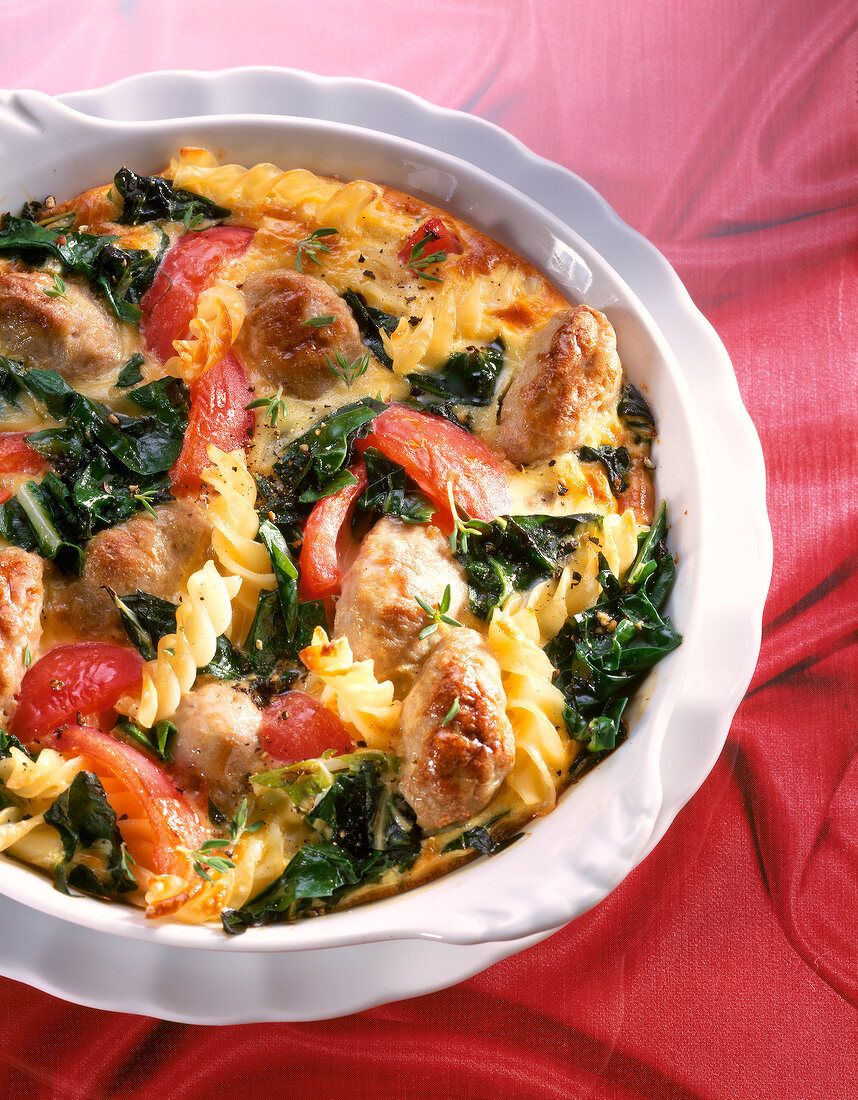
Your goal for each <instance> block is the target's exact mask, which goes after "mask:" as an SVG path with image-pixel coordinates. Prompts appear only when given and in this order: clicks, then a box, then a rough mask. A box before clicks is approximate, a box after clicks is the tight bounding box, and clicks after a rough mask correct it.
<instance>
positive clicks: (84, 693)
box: [9, 642, 143, 745]
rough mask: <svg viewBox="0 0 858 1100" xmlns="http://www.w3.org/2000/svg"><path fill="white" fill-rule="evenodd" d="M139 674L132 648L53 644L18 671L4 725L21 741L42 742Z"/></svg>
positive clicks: (108, 702)
mask: <svg viewBox="0 0 858 1100" xmlns="http://www.w3.org/2000/svg"><path fill="white" fill-rule="evenodd" d="M142 677H143V658H142V657H141V656H140V654H139V653H138V652H137V650H136V649H129V648H128V647H127V646H120V645H112V644H110V643H108V642H74V643H72V644H70V645H61V646H57V647H56V649H51V650H48V652H47V653H46V654H45V655H44V657H40V658H39V660H38V661H36V662H35V664H34V665H33V666H32V667H31V668H29V669H27V671H26V672H25V673H24V678H23V680H22V681H21V690H20V691H19V692H18V706H17V708H16V710H15V713H14V715H13V716H12V721H11V722H10V724H9V725H10V730H11V732H12V733H14V734H15V736H16V737H18V738H20V740H21V741H23V742H24V744H25V745H27V744H32V742H34V741H42V740H43V739H44V737H45V736H46V735H47V734H51V733H52V731H54V730H56V729H57V727H58V726H61V725H63V724H64V723H66V722H70V721H73V720H74V718H75V715H77V714H79V713H81V712H83V713H84V714H91V713H97V712H99V711H102V710H108V709H109V708H110V707H112V706H113V704H114V703H115V702H116V701H117V700H118V699H119V697H120V696H121V695H124V694H125V693H126V692H128V691H133V690H134V689H135V688H137V687H139V686H140V682H141V680H142Z"/></svg>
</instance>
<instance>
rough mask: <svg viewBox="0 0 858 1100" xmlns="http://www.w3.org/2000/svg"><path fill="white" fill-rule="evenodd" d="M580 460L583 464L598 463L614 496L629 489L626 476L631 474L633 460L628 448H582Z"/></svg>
mask: <svg viewBox="0 0 858 1100" xmlns="http://www.w3.org/2000/svg"><path fill="white" fill-rule="evenodd" d="M578 458H579V459H580V460H581V461H582V462H598V463H600V464H601V465H602V467H603V468H604V470H605V473H606V474H607V475H608V482H609V484H610V486H611V491H612V492H613V494H614V496H617V494H619V493H624V492H625V491H626V489H628V487H629V483H628V481H627V479H626V474H627V473H628V472H629V466H630V465H631V459H630V458H629V452H628V449H627V448H626V447H611V446H609V445H607V444H606V445H604V446H602V447H581V448H580V449H579V451H578Z"/></svg>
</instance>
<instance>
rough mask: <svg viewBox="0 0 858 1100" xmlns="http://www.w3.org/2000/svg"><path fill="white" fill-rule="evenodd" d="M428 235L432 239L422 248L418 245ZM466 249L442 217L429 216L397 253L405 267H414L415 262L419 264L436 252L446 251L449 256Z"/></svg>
mask: <svg viewBox="0 0 858 1100" xmlns="http://www.w3.org/2000/svg"><path fill="white" fill-rule="evenodd" d="M427 237H429V238H430V239H429V240H428V241H426V244H425V245H423V247H422V248H418V245H420V243H421V242H422V241H425V240H426V238H427ZM415 248H418V251H417V254H416V255H415V254H414V249H415ZM464 251H465V249H464V246H463V244H462V242H461V241H460V240H459V238H458V237H457V236H456V235H455V233H453V231H452V230H451V229H448V228H447V226H446V225H444V223H443V222H442V221H441V219H440V218H429V219H428V221H425V222H424V223H423V224H422V225H421V226H420V228H419V229H416V230H415V231H414V232H413V233H412V234H411V236H410V237H409V238H408V240H407V241H405V243H404V244H403V245H402V248H400V250H399V251H398V252H397V253H396V258H397V259H398V260H399V262H400V263H401V264H404V265H405V267H412V266H414V264H415V262H416V263H418V264H419V263H420V261H421V260H422V261H424V262H425V259H426V257H428V256H431V255H433V254H434V253H436V252H445V253H446V254H447V255H448V256H451V255H453V254H459V253H462V252H464Z"/></svg>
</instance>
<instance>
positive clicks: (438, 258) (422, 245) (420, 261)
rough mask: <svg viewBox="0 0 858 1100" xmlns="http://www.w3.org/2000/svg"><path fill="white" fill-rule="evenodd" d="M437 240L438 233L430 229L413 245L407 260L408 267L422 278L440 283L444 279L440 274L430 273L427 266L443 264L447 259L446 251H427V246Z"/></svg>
mask: <svg viewBox="0 0 858 1100" xmlns="http://www.w3.org/2000/svg"><path fill="white" fill-rule="evenodd" d="M437 240H438V237H437V235H436V234H435V233H433V232H432V231H431V230H429V231H428V232H427V233H426V235H425V236H424V237H422V238H421V239H420V240H419V241H417V242H416V243H415V244H413V245H412V246H411V253H410V255H409V256H408V259H407V260H406V261H405V266H406V267H407V268H409V269H410V270H411V271H413V272H414V273H415V274H416V275H419V276H420V278H421V279H427V280H429V281H431V282H433V283H440V282H441V281H442V280H441V279H440V277H439V276H438V275H429V274H428V273H427V271H426V268H427V267H431V266H432V264H442V263H443V262H444V261H445V260H446V259H447V253H446V252H427V251H426V248H427V247H428V246H429V245H430V244H432V242H433V241H437Z"/></svg>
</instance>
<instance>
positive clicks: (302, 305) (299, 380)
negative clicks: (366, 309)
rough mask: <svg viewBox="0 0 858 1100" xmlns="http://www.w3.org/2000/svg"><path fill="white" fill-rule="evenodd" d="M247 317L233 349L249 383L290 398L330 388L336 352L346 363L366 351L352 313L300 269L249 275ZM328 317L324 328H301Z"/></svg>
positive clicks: (312, 396)
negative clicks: (274, 389) (262, 384)
mask: <svg viewBox="0 0 858 1100" xmlns="http://www.w3.org/2000/svg"><path fill="white" fill-rule="evenodd" d="M242 292H243V294H244V298H245V302H246V305H247V315H246V318H245V321H244V324H243V325H242V328H241V332H240V334H239V338H238V342H237V345H236V348H237V351H238V354H239V356H240V357H241V359H242V361H243V362H244V363H246V364H247V369H248V370H249V371H250V374H251V377H252V379H253V380H254V381H256V380H257V379H259V380H262V381H265V382H268V383H270V384H271V385H272V386H282V387H283V389H284V391H285V392H286V393H289V394H292V395H293V396H295V397H302V398H314V397H318V396H319V395H320V394H322V393H324V392H325V390H327V389H330V387H331V385H332V384H333V382H334V376H333V374H332V373H331V369H330V367H329V366H328V362H327V359H326V358H325V357H326V356H328V358H330V360H331V362H332V363H334V364H336V353H337V352H339V353H340V354H341V355H343V356H344V357H345V358H346V359H347V360H348V361H349V362H350V363H351V362H353V361H354V360H355V359H358V358H360V357H361V356H362V355H364V354H365V353H366V347H365V346H364V343H363V341H362V340H361V337H360V331H359V330H358V327H357V323H356V321H355V319H354V317H353V316H352V313H351V310H350V309H349V308H348V306H347V305H346V304H345V302H343V300H342V299H341V298H339V297H338V296H337V295H336V294H334V292H333V291H332V290H331V289H330V288H329V287H328V285H327V283H324V282H322V280H321V279H316V278H313V276H312V275H303V274H302V273H301V272H299V271H286V270H280V271H268V272H258V273H257V274H255V275H251V276H250V278H249V279H248V280H247V281H246V282H245V284H244V286H243V287H242ZM314 317H333V318H334V320H333V321H332V322H331V323H330V324H327V325H321V326H319V327H314V326H313V325H308V324H306V322H307V321H310V320H312V319H313V318H314Z"/></svg>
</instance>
